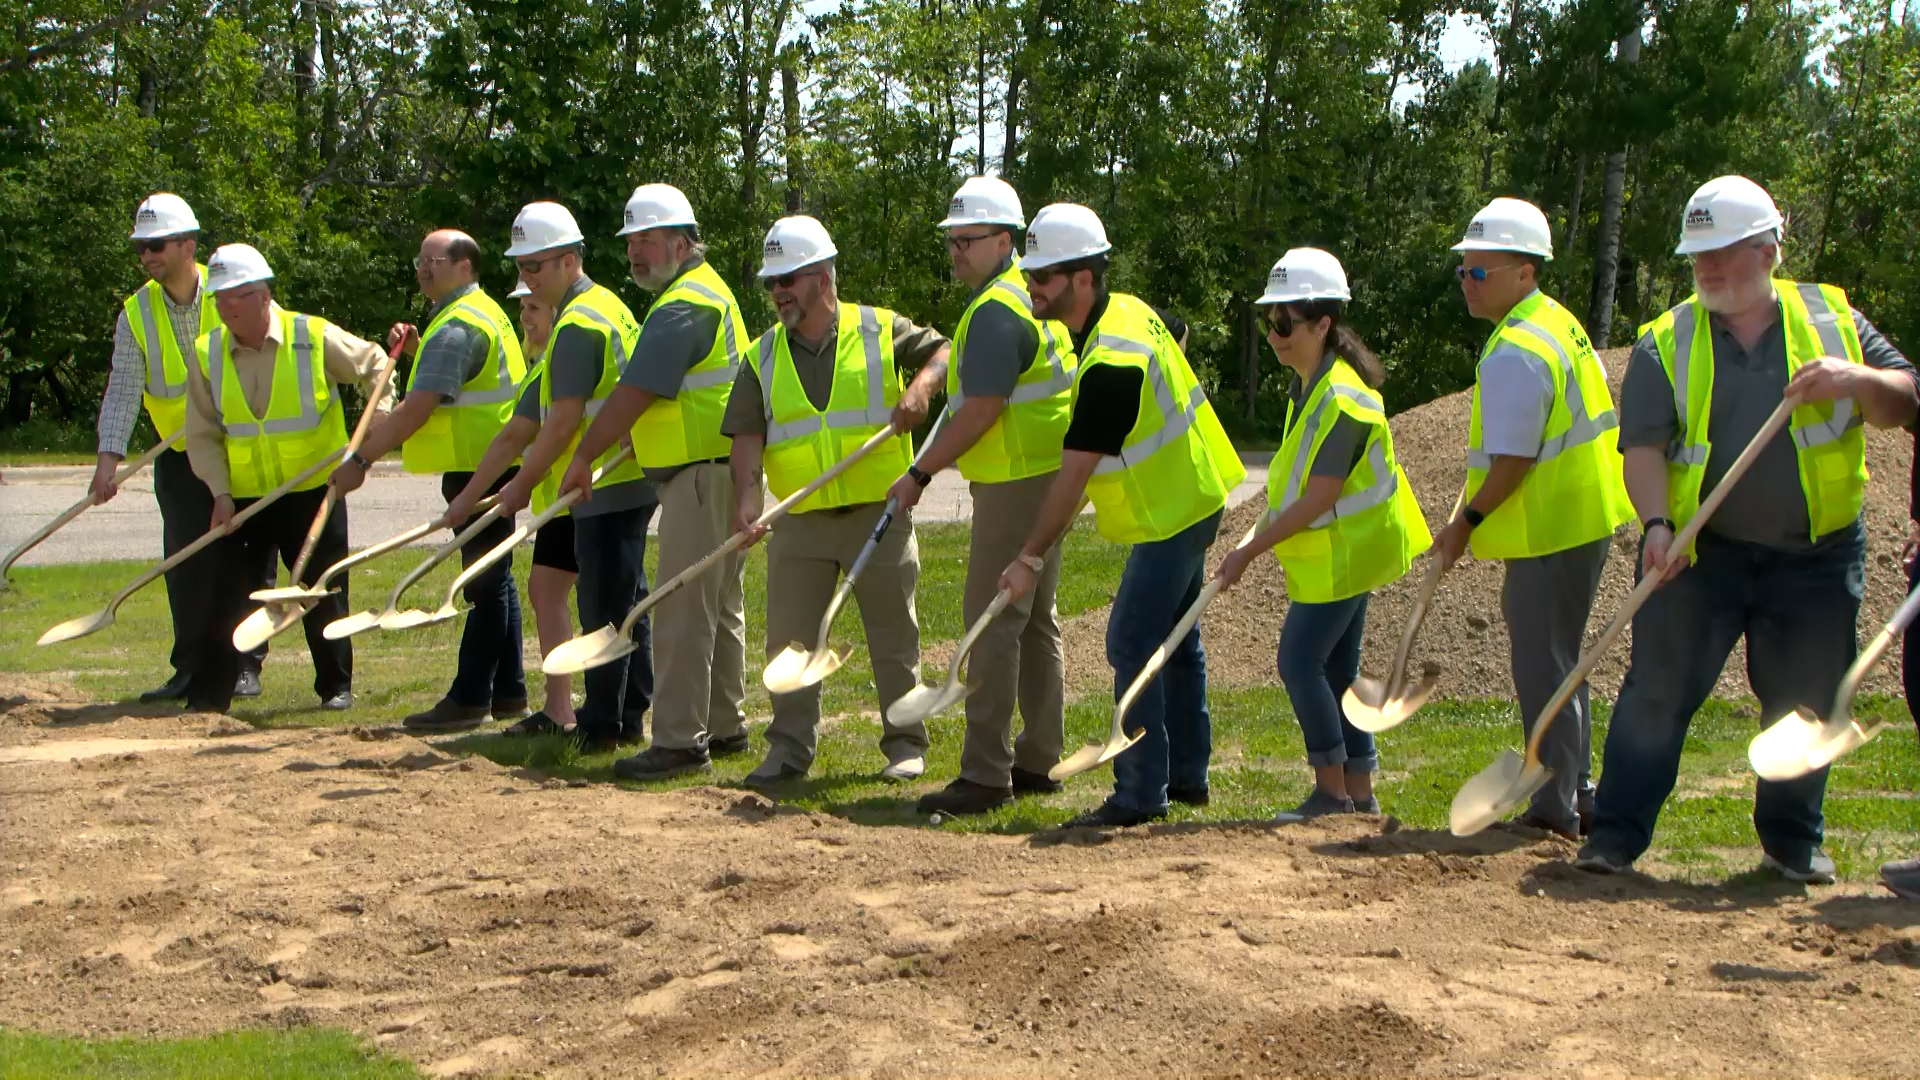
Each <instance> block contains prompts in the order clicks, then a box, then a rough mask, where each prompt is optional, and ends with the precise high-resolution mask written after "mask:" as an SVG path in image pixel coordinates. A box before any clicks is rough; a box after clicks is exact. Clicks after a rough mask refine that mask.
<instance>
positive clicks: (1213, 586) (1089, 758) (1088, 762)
mask: <svg viewBox="0 0 1920 1080" xmlns="http://www.w3.org/2000/svg"><path fill="white" fill-rule="evenodd" d="M1265 520H1266V519H1265V517H1264V516H1262V517H1259V518H1255V519H1254V522H1253V528H1251V529H1248V530H1247V535H1245V536H1243V537H1241V538H1240V543H1239V544H1237V545H1235V546H1236V547H1246V546H1247V544H1248V542H1249V541H1251V540H1252V539H1253V537H1254V534H1255V533H1257V532H1259V531H1260V526H1261V525H1262V524H1263V523H1264V522H1265ZM1221 587H1222V582H1221V579H1219V578H1217V577H1216V578H1212V579H1210V580H1208V582H1207V584H1206V585H1205V586H1204V587H1203V588H1202V589H1201V590H1200V595H1199V596H1197V597H1195V598H1194V601H1193V606H1192V607H1189V608H1188V609H1187V613H1186V614H1185V615H1182V616H1180V621H1179V622H1177V623H1175V624H1174V627H1173V633H1171V634H1168V635H1167V640H1165V641H1163V642H1161V643H1160V647H1159V648H1158V649H1156V650H1154V653H1153V655H1152V656H1150V657H1148V658H1147V666H1146V667H1143V668H1141V669H1140V674H1138V675H1136V676H1134V678H1133V685H1131V686H1129V687H1127V692H1126V693H1124V694H1122V695H1120V703H1119V704H1118V705H1115V706H1114V707H1113V727H1112V729H1111V730H1109V731H1108V732H1107V741H1106V742H1104V743H1088V744H1087V745H1085V746H1083V747H1081V748H1080V749H1078V750H1076V751H1074V753H1073V756H1072V757H1069V758H1067V759H1066V760H1065V761H1062V762H1061V763H1060V764H1058V765H1055V766H1054V767H1053V768H1051V769H1048V770H1047V776H1048V778H1049V779H1052V780H1065V779H1067V778H1068V777H1070V776H1079V775H1080V774H1081V773H1083V772H1086V771H1087V770H1088V769H1091V768H1093V767H1094V766H1096V765H1104V764H1106V763H1107V762H1109V761H1112V760H1113V759H1114V758H1117V757H1119V756H1120V755H1121V754H1122V753H1124V752H1125V751H1126V749H1127V747H1129V746H1132V745H1133V744H1134V743H1135V742H1137V741H1139V739H1140V735H1141V732H1143V731H1145V730H1146V729H1145V728H1141V729H1139V730H1138V731H1135V732H1134V733H1133V734H1131V735H1129V734H1127V731H1126V728H1125V727H1124V726H1123V724H1122V721H1124V720H1125V719H1126V717H1127V710H1128V709H1131V708H1133V702H1134V699H1135V698H1138V697H1139V696H1140V694H1141V693H1142V692H1143V691H1145V690H1146V688H1147V684H1148V683H1150V682H1152V681H1153V680H1154V677H1155V676H1157V675H1159V674H1160V669H1161V668H1163V667H1166V666H1167V657H1169V656H1172V655H1173V650H1174V649H1175V647H1177V646H1178V645H1179V644H1180V641H1181V639H1182V638H1184V637H1186V636H1187V633H1188V631H1190V630H1192V629H1193V626H1194V624H1195V623H1197V622H1199V621H1200V615H1201V613H1202V612H1205V611H1206V610H1207V605H1208V604H1211V603H1213V598H1214V597H1216V596H1218V595H1220V589H1221Z"/></svg>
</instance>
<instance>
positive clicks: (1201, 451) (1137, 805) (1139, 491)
mask: <svg viewBox="0 0 1920 1080" xmlns="http://www.w3.org/2000/svg"><path fill="white" fill-rule="evenodd" d="M1112 248H1113V245H1112V244H1110V243H1108V242H1107V230H1106V227H1105V226H1104V225H1102V224H1101V222H1100V218H1099V217H1098V216H1097V215H1095V214H1094V212H1093V211H1092V210H1090V209H1088V208H1086V207H1084V206H1078V205H1075V204H1072V203H1055V204H1054V205H1052V206H1049V207H1047V208H1045V209H1043V210H1041V211H1040V212H1039V213H1038V214H1036V215H1034V219H1033V224H1032V226H1030V227H1029V229H1028V231H1027V253H1026V260H1025V262H1024V263H1023V264H1022V269H1023V270H1024V271H1025V274H1026V279H1027V291H1028V293H1029V295H1031V296H1032V297H1033V313H1034V315H1035V316H1036V317H1037V318H1041V319H1057V320H1059V321H1061V322H1063V323H1065V324H1066V326H1067V328H1068V330H1069V331H1070V332H1071V333H1072V334H1073V347H1074V351H1075V352H1076V353H1078V354H1079V357H1080V365H1079V368H1078V370H1077V371H1076V373H1075V375H1074V385H1073V399H1072V402H1073V403H1072V411H1071V414H1070V417H1069V419H1068V421H1067V429H1066V433H1065V435H1064V436H1063V437H1062V438H1063V443H1062V452H1061V462H1060V471H1059V473H1058V474H1057V476H1056V477H1055V479H1054V482H1053V486H1052V489H1051V490H1050V491H1048V493H1047V496H1046V500H1045V502H1044V503H1042V505H1041V507H1040V512H1039V515H1038V518H1037V520H1036V522H1035V523H1034V526H1033V530H1032V532H1031V533H1030V534H1029V535H1028V538H1027V541H1026V544H1025V545H1024V546H1023V547H1022V548H1021V549H1020V552H1019V554H1018V556H1017V557H1016V558H1015V560H1014V561H1013V563H1012V564H1011V565H1009V566H1008V567H1007V568H1006V571H1005V572H1004V573H1003V574H1002V575H1001V578H1000V587H1001V588H1002V589H1005V590H1007V592H1008V593H1010V594H1011V595H1012V596H1013V597H1014V599H1016V600H1018V599H1020V598H1021V597H1024V596H1026V595H1028V594H1029V593H1031V592H1032V591H1033V590H1034V588H1035V586H1036V585H1037V584H1038V582H1039V580H1040V577H1041V575H1042V574H1043V573H1045V572H1046V569H1047V552H1048V551H1049V550H1050V549H1051V548H1052V547H1053V546H1054V545H1055V544H1056V543H1058V542H1059V540H1060V537H1061V535H1062V534H1064V533H1065V532H1066V531H1067V527H1068V526H1069V525H1071V524H1072V523H1073V519H1074V516H1075V515H1076V514H1077V513H1078V512H1079V509H1080V504H1081V500H1082V498H1083V497H1085V498H1090V499H1091V500H1092V501H1093V509H1094V513H1095V515H1096V517H1097V520H1098V523H1099V527H1100V533H1101V535H1103V536H1105V537H1106V538H1107V539H1109V540H1113V541H1115V542H1117V543H1122V544H1131V545H1133V550H1132V551H1130V552H1128V553H1127V565H1126V569H1125V570H1124V571H1122V573H1121V577H1120V590H1119V592H1118V593H1117V594H1115V596H1114V599H1113V614H1112V615H1111V616H1110V617H1109V618H1108V619H1107V660H1108V662H1109V663H1111V664H1112V665H1113V677H1114V696H1115V698H1118V697H1119V696H1120V695H1122V694H1124V693H1125V692H1126V690H1127V688H1128V687H1129V686H1130V685H1131V684H1132V683H1133V680H1134V678H1135V676H1137V675H1138V674H1139V673H1140V672H1141V670H1142V669H1144V668H1145V667H1146V665H1147V660H1148V658H1149V657H1151V656H1152V655H1153V653H1154V651H1155V650H1157V649H1159V648H1160V646H1161V644H1162V643H1163V642H1164V641H1165V640H1166V638H1167V637H1168V635H1169V634H1171V633H1172V631H1173V629H1174V626H1175V624H1177V623H1178V622H1179V621H1180V619H1181V617H1182V616H1183V615H1185V614H1186V612H1187V609H1188V608H1189V607H1191V606H1192V605H1193V603H1194V601H1195V600H1196V599H1197V598H1198V597H1199V595H1200V589H1201V586H1202V583H1203V581H1204V580H1205V571H1206V565H1205V564H1206V556H1207V547H1208V545H1210V544H1212V543H1213V539H1214V535H1215V534H1216V533H1217V532H1218V531H1219V529H1220V516H1221V514H1222V512H1223V511H1224V510H1225V509H1226V505H1227V494H1228V493H1229V492H1231V491H1232V490H1233V486H1234V485H1235V484H1238V483H1239V482H1240V481H1241V480H1243V479H1245V478H1246V474H1247V472H1246V469H1245V468H1244V467H1243V466H1242V465H1241V464H1240V458H1239V455H1238V454H1237V453H1235V451H1234V449H1233V444H1232V443H1231V442H1229V441H1228V440H1227V433H1226V431H1225V430H1224V429H1222V428H1221V426H1220V419H1219V417H1217V416H1216V415H1214V411H1213V405H1212V404H1211V403H1210V402H1209V401H1208V400H1207V395H1206V393H1205V391H1203V390H1202V389H1201V388H1200V383H1199V380H1198V379H1196V378H1195V377H1194V374H1193V369H1192V368H1191V367H1189V366H1188V364H1187V357H1186V353H1185V352H1184V351H1183V350H1182V347H1181V344H1180V341H1179V338H1178V336H1177V335H1178V334H1179V332H1178V331H1176V330H1174V329H1170V328H1169V327H1168V325H1167V321H1166V319H1165V318H1163V317H1162V316H1161V315H1160V314H1159V313H1158V312H1156V311H1154V309H1153V308H1152V307H1150V306H1148V305H1147V304H1146V303H1145V302H1144V301H1142V300H1140V299H1139V298H1137V297H1133V296H1128V295H1127V294H1125V293H1115V292H1109V291H1108V290H1107V284H1106V273H1107V253H1108V252H1109V251H1111V250H1112ZM1181 336H1183V335H1181ZM1127 720H1128V726H1129V729H1131V730H1137V729H1140V728H1144V729H1145V731H1144V733H1143V734H1142V735H1141V736H1140V739H1139V741H1138V742H1136V743H1134V744H1133V745H1132V746H1130V747H1128V748H1127V750H1126V751H1125V752H1124V753H1122V754H1121V755H1120V756H1119V757H1118V758H1115V759H1114V762H1113V779H1114V787H1113V794H1112V795H1111V796H1109V797H1108V798H1107V801H1106V802H1105V803H1103V804H1101V805H1100V806H1099V807H1097V808H1095V809H1093V810H1091V811H1088V812H1087V813H1085V814H1082V815H1080V816H1079V817H1076V818H1074V819H1073V820H1072V821H1070V822H1068V825H1070V826H1074V825H1080V826H1128V825H1139V824H1142V823H1144V822H1147V821H1151V820H1153V819H1155V818H1160V817H1165V816H1166V813H1167V803H1168V801H1169V800H1170V799H1171V800H1174V801H1179V802H1184V803H1189V804H1195V805H1204V804H1205V803H1206V802H1207V800H1208V787H1207V765H1208V762H1209V760H1210V758H1211V756H1212V753H1213V733H1212V724H1211V719H1210V717H1209V716H1208V715H1207V659H1206V653H1205V651H1204V650H1203V649H1202V648H1201V646H1200V627H1199V626H1198V625H1195V626H1194V627H1193V628H1192V629H1191V631H1189V632H1188V634H1187V635H1186V636H1185V637H1183V638H1181V639H1180V641H1179V642H1178V643H1177V644H1176V645H1175V647H1174V650H1173V653H1172V655H1171V656H1170V657H1169V658H1168V660H1167V664H1166V667H1165V669H1164V670H1163V671H1162V672H1161V674H1160V675H1159V676H1158V677H1156V678H1154V679H1153V680H1151V681H1150V682H1149V683H1148V685H1147V686H1146V688H1145V690H1144V692H1142V693H1141V694H1140V696H1139V697H1138V698H1136V699H1135V701H1134V705H1133V708H1132V710H1131V711H1130V712H1129V713H1128V714H1127Z"/></svg>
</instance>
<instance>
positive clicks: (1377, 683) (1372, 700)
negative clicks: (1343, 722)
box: [1340, 675, 1387, 726]
mask: <svg viewBox="0 0 1920 1080" xmlns="http://www.w3.org/2000/svg"><path fill="white" fill-rule="evenodd" d="M1340 704H1341V705H1342V706H1343V707H1344V708H1345V709H1346V712H1347V719H1348V720H1352V719H1353V710H1354V708H1355V707H1356V706H1357V707H1359V708H1363V709H1372V710H1375V711H1378V710H1379V709H1381V708H1383V707H1384V706H1385V705H1386V704H1387V684H1386V681H1385V680H1383V679H1375V678H1370V677H1369V676H1366V675H1361V676H1358V677H1357V678H1355V679H1354V680H1353V684H1352V685H1351V686H1348V687H1347V692H1346V693H1345V694H1344V695H1342V696H1341V698H1340ZM1355 726H1358V725H1355Z"/></svg>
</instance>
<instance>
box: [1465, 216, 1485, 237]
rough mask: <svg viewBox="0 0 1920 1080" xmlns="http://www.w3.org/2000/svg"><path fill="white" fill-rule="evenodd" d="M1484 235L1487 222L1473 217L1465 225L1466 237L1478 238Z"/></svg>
mask: <svg viewBox="0 0 1920 1080" xmlns="http://www.w3.org/2000/svg"><path fill="white" fill-rule="evenodd" d="M1486 235H1487V223H1486V222H1484V221H1481V220H1480V219H1479V218H1474V219H1473V221H1472V222H1470V223H1469V224H1468V225H1467V238H1468V239H1470V240H1478V239H1480V238H1482V237H1484V236H1486Z"/></svg>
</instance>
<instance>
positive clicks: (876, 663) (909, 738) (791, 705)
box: [767, 503, 927, 770]
mask: <svg viewBox="0 0 1920 1080" xmlns="http://www.w3.org/2000/svg"><path fill="white" fill-rule="evenodd" d="M884 509H885V506H884V504H881V503H869V504H867V505H865V506H857V507H852V508H850V509H847V510H846V511H844V512H842V511H839V510H813V511H809V512H807V513H804V514H792V515H789V516H788V517H786V518H783V519H781V521H780V523H779V524H778V525H776V526H774V529H773V535H772V536H771V537H769V538H768V539H767V658H768V659H772V658H773V657H775V656H777V655H779V653H780V650H782V649H784V648H786V647H787V645H788V644H789V643H791V642H799V643H800V647H801V648H803V649H811V648H813V645H814V640H815V637H816V635H817V634H818V633H819V632H820V617H821V616H822V615H824V614H826V611H827V604H828V603H829V602H830V601H831V600H832V599H833V593H834V590H835V589H837V588H838V587H839V585H840V576H841V574H842V573H843V572H844V571H846V570H847V569H848V568H849V567H851V566H852V565H853V561H854V559H856V558H858V557H859V555H860V549H861V548H862V547H864V546H865V545H866V542H867V537H868V535H869V534H871V533H872V532H873V527H874V525H875V524H876V523H878V522H879V520H880V514H881V512H882V511H883V510H884ZM919 579H920V547H919V545H918V544H917V543H915V542H914V537H913V520H912V516H911V514H909V513H901V514H896V515H894V520H893V526H892V528H889V529H888V530H887V535H886V536H884V537H882V538H881V540H880V544H879V547H878V548H876V549H875V550H874V553H873V557H872V558H871V559H869V560H867V566H866V569H865V570H863V571H862V572H861V574H860V579H859V580H858V581H857V582H855V583H854V587H853V599H854V600H856V601H858V602H859V604H860V621H861V623H862V624H863V625H864V627H865V629H866V636H867V655H868V656H869V657H870V658H871V659H872V661H873V685H874V688H875V689H876V690H878V691H879V693H880V700H879V702H877V704H878V705H879V707H880V708H881V709H883V710H884V709H885V708H886V707H887V706H889V705H892V704H893V703H894V702H895V701H898V700H899V699H900V698H901V696H902V695H904V694H906V692H907V691H909V690H911V689H913V688H914V687H915V686H916V685H918V683H919V681H920V625H919V621H918V619H917V618H916V616H915V615H914V610H913V590H914V586H915V584H916V583H917V582H918V581H919ZM845 618H846V613H845V612H844V611H842V612H841V613H840V615H839V616H838V617H837V618H836V619H835V621H836V622H841V623H842V625H844V619H845ZM819 722H820V685H819V684H818V683H816V684H814V685H812V686H809V687H807V688H806V689H804V690H796V691H794V692H793V693H791V694H775V695H773V722H772V723H770V724H768V725H767V763H768V764H774V765H790V766H792V767H794V768H796V769H801V770H805V769H808V768H811V767H812V766H813V754H814V745H815V728H816V727H817V726H818V724H819ZM880 749H881V751H882V752H883V753H885V754H886V755H887V760H888V761H899V760H901V759H903V758H910V757H914V756H916V755H919V754H923V753H925V752H926V749H927V729H926V727H925V726H924V725H921V724H915V725H914V726H913V727H911V728H893V727H891V726H889V725H887V724H886V723H885V722H884V721H883V722H882V723H881V735H880Z"/></svg>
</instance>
